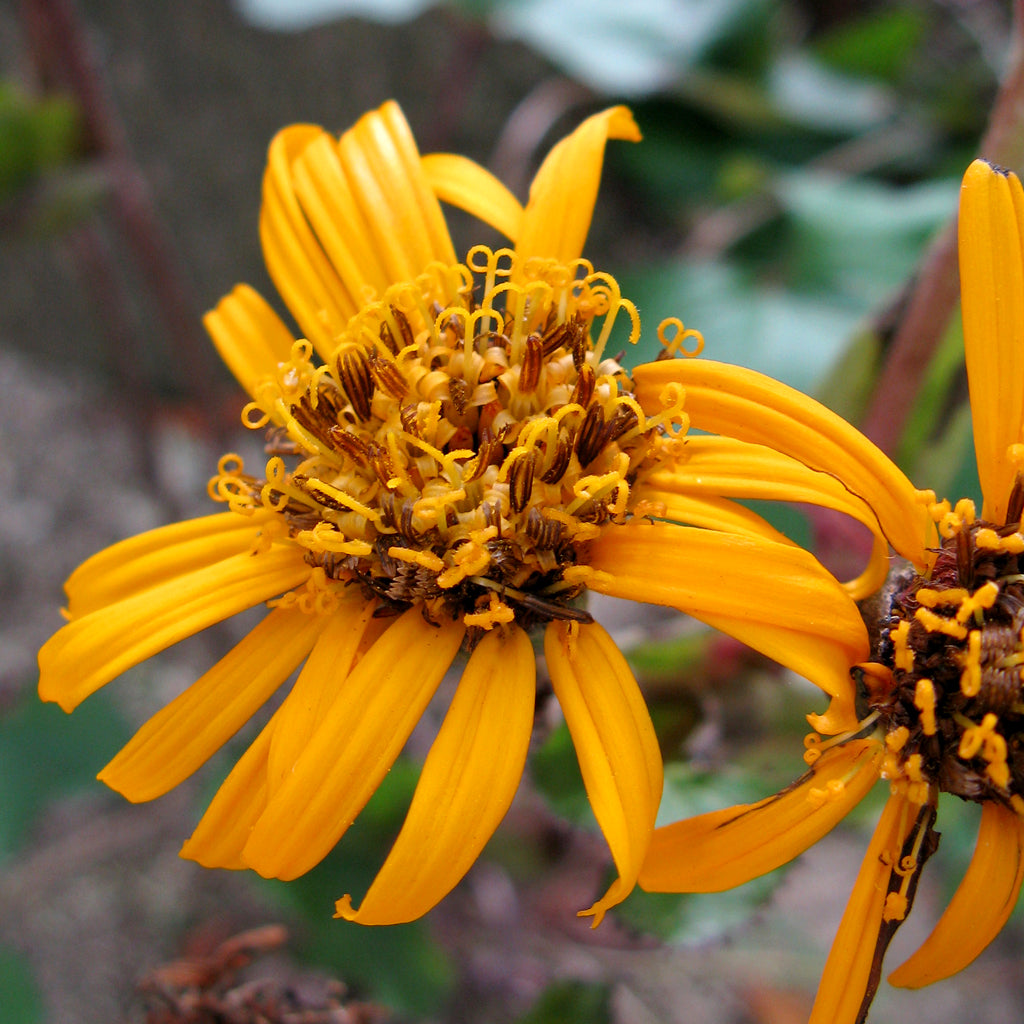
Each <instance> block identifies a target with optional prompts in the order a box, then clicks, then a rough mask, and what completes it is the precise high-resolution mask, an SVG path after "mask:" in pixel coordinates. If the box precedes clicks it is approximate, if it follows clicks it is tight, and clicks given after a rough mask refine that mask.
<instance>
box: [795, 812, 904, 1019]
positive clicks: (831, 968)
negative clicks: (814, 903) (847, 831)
mask: <svg viewBox="0 0 1024 1024" xmlns="http://www.w3.org/2000/svg"><path fill="white" fill-rule="evenodd" d="M916 817H917V806H916V805H913V804H910V803H909V802H908V801H907V800H905V799H904V798H903V797H902V796H891V797H890V798H889V800H888V801H887V802H886V805H885V810H884V811H883V812H882V817H881V820H880V821H879V822H878V827H877V828H876V829H875V834H874V836H872V839H871V844H870V845H869V846H868V852H867V853H866V854H865V856H864V861H863V863H862V864H861V868H860V871H859V873H858V874H857V880H856V881H855V882H854V884H853V892H852V893H851V895H850V901H849V903H847V905H846V910H845V912H844V913H843V920H842V922H841V923H840V925H839V931H838V932H837V933H836V937H835V940H834V941H833V943H832V949H831V950H830V951H829V955H828V960H827V961H826V962H825V970H824V973H823V974H822V977H821V982H820V984H819V985H818V995H817V998H816V999H815V1001H814V1008H813V1009H812V1011H811V1019H810V1022H809V1024H855V1022H856V1024H861V1022H863V1020H864V1016H865V1015H866V1012H867V1007H866V1006H864V1003H865V1001H866V998H867V994H868V990H869V987H872V980H873V979H872V967H873V966H874V964H875V959H876V955H877V953H878V938H879V934H880V932H881V931H882V925H883V916H884V911H885V904H886V899H887V896H888V893H889V885H890V879H891V878H892V874H893V868H894V867H895V866H897V865H898V862H899V860H900V853H901V851H902V850H903V846H904V843H905V842H906V840H907V838H908V837H909V836H910V834H911V833H912V831H913V829H914V824H915V820H916ZM875 984H877V979H875Z"/></svg>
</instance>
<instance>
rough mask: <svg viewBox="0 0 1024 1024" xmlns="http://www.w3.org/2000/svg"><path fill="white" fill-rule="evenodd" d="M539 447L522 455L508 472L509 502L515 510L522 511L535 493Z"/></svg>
mask: <svg viewBox="0 0 1024 1024" xmlns="http://www.w3.org/2000/svg"><path fill="white" fill-rule="evenodd" d="M537 455H538V452H537V449H536V448H534V449H532V450H531V451H529V452H526V453H524V454H523V455H520V456H519V458H518V459H516V461H515V462H514V463H512V467H511V469H510V470H509V472H508V502H509V504H510V505H511V506H512V511H513V512H522V511H523V509H524V508H526V506H527V504H529V501H530V495H531V494H532V493H533V475H534V473H535V472H536V468H537Z"/></svg>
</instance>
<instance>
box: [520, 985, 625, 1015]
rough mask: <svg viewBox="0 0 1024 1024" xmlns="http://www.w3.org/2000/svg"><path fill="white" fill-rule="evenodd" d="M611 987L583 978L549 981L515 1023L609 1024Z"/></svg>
mask: <svg viewBox="0 0 1024 1024" xmlns="http://www.w3.org/2000/svg"><path fill="white" fill-rule="evenodd" d="M611 1020H612V1011H611V989H610V988H609V986H607V985H594V984H588V983H586V982H582V981H561V982H556V983H555V984H554V985H550V986H549V987H548V988H546V989H545V990H544V993H543V995H542V996H541V997H540V999H538V1000H537V1002H536V1003H535V1004H534V1005H533V1006H532V1007H531V1008H530V1009H529V1010H528V1011H527V1012H526V1013H525V1014H523V1016H521V1017H519V1018H518V1020H517V1021H516V1024H611Z"/></svg>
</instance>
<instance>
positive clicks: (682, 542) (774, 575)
mask: <svg viewBox="0 0 1024 1024" xmlns="http://www.w3.org/2000/svg"><path fill="white" fill-rule="evenodd" d="M588 561H589V563H590V565H591V567H592V568H594V569H598V570H602V571H601V572H600V573H599V574H598V575H597V576H596V578H594V579H593V580H588V586H589V587H590V588H591V589H593V590H596V591H598V592H599V593H603V594H609V595H611V596H613V597H624V598H627V599H629V600H631V601H642V602H647V603H650V604H663V605H668V606H669V607H673V608H678V609H680V610H681V611H684V612H687V613H688V614H690V615H693V616H694V617H695V618H698V619H701V620H702V621H704V622H707V623H709V624H710V625H713V626H715V628H719V629H723V630H724V631H725V632H727V633H729V634H730V635H732V636H735V637H736V638H737V639H738V640H742V641H743V642H744V643H746V644H748V645H749V646H751V647H753V648H754V649H755V650H759V651H761V652H762V653H764V654H766V655H768V657H770V658H773V659H775V660H776V661H778V662H780V664H782V665H785V666H787V667H789V668H792V669H793V670H794V671H796V672H799V673H800V674H801V675H803V676H806V677H807V678H808V679H810V680H811V682H813V683H816V684H817V685H818V686H820V687H821V688H822V689H823V690H824V691H825V692H826V693H828V694H830V695H831V696H836V695H839V694H843V695H847V696H848V700H849V703H850V706H851V708H852V702H853V686H852V684H851V682H850V679H849V670H850V667H851V666H852V665H856V664H857V663H858V662H861V661H864V660H865V658H866V657H867V655H868V637H867V631H866V629H865V627H864V622H863V620H862V619H861V617H860V613H859V612H858V610H857V606H856V604H854V602H853V600H852V599H851V598H850V596H849V595H848V594H847V593H846V591H844V590H843V588H842V586H841V585H840V584H839V583H838V582H837V581H836V580H835V578H834V577H833V576H832V575H831V574H830V573H828V572H827V571H826V570H825V569H824V568H823V567H822V566H821V565H820V564H819V563H818V561H817V560H816V559H815V558H814V556H813V555H811V554H810V553H809V552H807V551H805V550H804V549H803V548H800V547H797V546H795V545H791V544H779V543H777V542H775V541H771V540H763V539H760V538H756V537H743V536H739V535H737V534H726V533H721V532H719V531H717V530H701V529H697V528H694V527H686V526H677V525H675V524H673V523H643V522H636V521H632V522H629V523H626V524H624V525H622V526H615V527H613V528H611V529H608V530H605V532H604V533H603V534H602V535H601V536H600V537H599V538H597V540H595V541H593V542H591V544H590V548H589V552H588Z"/></svg>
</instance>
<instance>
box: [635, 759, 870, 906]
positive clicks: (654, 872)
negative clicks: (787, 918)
mask: <svg viewBox="0 0 1024 1024" xmlns="http://www.w3.org/2000/svg"><path fill="white" fill-rule="evenodd" d="M881 757H882V748H881V746H880V744H878V743H877V742H876V741H874V740H854V741H852V742H850V743H846V744H844V745H842V746H837V747H833V748H832V749H831V750H826V751H825V752H824V753H823V754H822V755H821V757H819V758H818V760H817V761H816V762H815V763H814V766H813V768H812V769H811V770H810V771H809V772H807V773H806V774H805V775H803V776H802V777H801V778H800V779H799V780H797V781H796V782H795V783H793V785H791V786H789V787H788V788H787V789H784V790H783V791H782V792H781V793H776V794H775V796H770V797H768V798H767V799H765V800H760V801H759V802H758V803H755V804H741V805H738V806H736V807H730V808H728V809H726V810H721V811H712V812H711V813H710V814H701V815H699V816H698V817H695V818H689V819H687V820H686V821H679V822H676V823H675V824H672V825H666V826H664V827H662V828H659V829H656V830H655V832H654V838H653V839H652V840H651V846H650V849H649V850H648V851H647V859H646V860H645V861H644V866H643V868H642V870H641V871H640V885H641V887H642V888H644V889H646V890H648V892H721V891H722V890H724V889H731V888H733V887H734V886H737V885H742V884H743V883H744V882H749V881H750V880H751V879H752V878H757V877H759V876H760V875H763V874H766V873H767V872H769V871H774V870H775V869H776V868H778V867H781V866H782V865H783V864H787V863H788V862H789V861H791V860H792V859H793V858H794V857H796V856H797V855H798V854H801V853H803V851H804V850H806V849H807V848H808V847H810V846H813V845H814V844H815V843H816V842H817V841H818V840H819V839H821V837H822V836H824V835H826V834H827V833H828V832H830V831H831V830H832V829H833V828H834V827H835V826H836V825H837V824H838V823H839V822H840V821H841V820H842V819H843V818H844V817H846V815H847V814H849V812H850V811H851V810H852V809H853V808H854V807H856V805H857V804H858V803H859V802H860V801H861V800H862V799H863V798H864V796H865V795H866V794H867V792H868V790H870V789H871V787H872V786H873V785H874V783H875V782H876V781H877V780H878V765H879V762H880V761H881Z"/></svg>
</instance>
